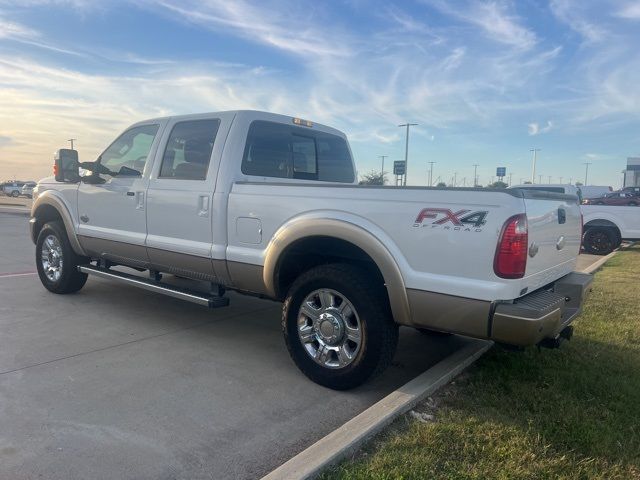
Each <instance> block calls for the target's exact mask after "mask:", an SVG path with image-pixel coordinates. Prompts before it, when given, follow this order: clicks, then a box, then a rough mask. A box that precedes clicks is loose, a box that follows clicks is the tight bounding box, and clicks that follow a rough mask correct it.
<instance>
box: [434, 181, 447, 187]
mask: <svg viewBox="0 0 640 480" xmlns="http://www.w3.org/2000/svg"><path fill="white" fill-rule="evenodd" d="M446 186H447V184H446V183H444V182H438V184H437V185H436V187H446Z"/></svg>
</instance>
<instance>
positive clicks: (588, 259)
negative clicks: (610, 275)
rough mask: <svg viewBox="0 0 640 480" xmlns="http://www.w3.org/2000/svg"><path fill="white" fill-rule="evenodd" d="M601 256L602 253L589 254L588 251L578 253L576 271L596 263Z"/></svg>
mask: <svg viewBox="0 0 640 480" xmlns="http://www.w3.org/2000/svg"><path fill="white" fill-rule="evenodd" d="M601 258H602V255H589V254H588V253H581V254H580V255H578V264H577V265H576V270H577V271H578V272H581V271H582V270H585V269H586V268H587V267H589V266H590V265H592V264H594V263H596V262H597V261H598V260H600V259H601Z"/></svg>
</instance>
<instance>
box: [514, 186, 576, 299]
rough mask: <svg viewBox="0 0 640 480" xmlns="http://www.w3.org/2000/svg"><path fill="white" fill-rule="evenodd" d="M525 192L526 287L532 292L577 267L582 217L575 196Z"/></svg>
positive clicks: (533, 191)
mask: <svg viewBox="0 0 640 480" xmlns="http://www.w3.org/2000/svg"><path fill="white" fill-rule="evenodd" d="M523 193H524V203H525V211H526V214H527V221H528V225H529V252H528V253H529V256H528V257H527V268H526V271H525V278H524V280H525V284H524V286H526V287H528V288H529V291H531V290H532V289H534V288H538V287H540V286H542V285H544V284H546V283H549V282H552V281H554V280H556V279H558V278H560V277H561V276H562V275H565V274H566V273H568V272H570V271H572V270H573V269H574V268H575V262H576V259H577V257H578V254H579V253H580V243H581V232H582V218H581V213H580V205H579V204H578V197H576V196H574V195H565V194H559V193H551V192H542V191H535V190H526V191H523ZM527 279H529V280H530V281H526V280H527Z"/></svg>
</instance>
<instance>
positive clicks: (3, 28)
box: [0, 12, 38, 39]
mask: <svg viewBox="0 0 640 480" xmlns="http://www.w3.org/2000/svg"><path fill="white" fill-rule="evenodd" d="M0 13H1V12H0ZM37 36H38V33H37V32H36V31H35V30H32V29H30V28H29V27H26V26H25V25H21V24H20V23H16V22H11V21H8V20H5V19H3V18H2V17H1V16H0V39H28V38H36V37H37Z"/></svg>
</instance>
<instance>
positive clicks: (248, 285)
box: [227, 262, 269, 296]
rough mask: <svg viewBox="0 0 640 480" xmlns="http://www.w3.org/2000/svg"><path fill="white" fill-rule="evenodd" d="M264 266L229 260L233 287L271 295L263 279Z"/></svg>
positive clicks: (228, 264)
mask: <svg viewBox="0 0 640 480" xmlns="http://www.w3.org/2000/svg"><path fill="white" fill-rule="evenodd" d="M263 268H264V267H263V266H262V265H253V264H251V263H241V262H227V269H228V271H229V276H230V277H231V285H233V288H236V289H238V290H242V291H245V292H251V293H258V294H260V295H267V296H269V294H268V292H267V289H266V287H265V285H264V282H263V280H262V272H263Z"/></svg>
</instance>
